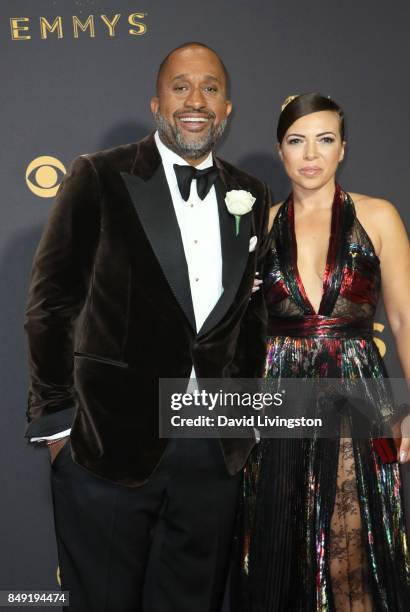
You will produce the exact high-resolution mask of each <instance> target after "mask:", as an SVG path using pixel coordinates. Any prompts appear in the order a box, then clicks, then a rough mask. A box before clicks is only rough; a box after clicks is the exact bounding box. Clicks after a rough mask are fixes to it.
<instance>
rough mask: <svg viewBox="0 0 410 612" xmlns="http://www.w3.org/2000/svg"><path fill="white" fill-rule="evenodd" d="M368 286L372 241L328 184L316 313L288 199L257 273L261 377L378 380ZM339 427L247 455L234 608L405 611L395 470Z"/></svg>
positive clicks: (407, 571) (405, 570)
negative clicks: (264, 339) (327, 229)
mask: <svg viewBox="0 0 410 612" xmlns="http://www.w3.org/2000/svg"><path fill="white" fill-rule="evenodd" d="M380 285H381V277H380V262H379V259H378V257H377V256H376V254H375V251H374V248H373V245H372V242H371V240H370V238H369V237H368V235H367V233H366V231H365V230H364V228H363V227H362V225H361V224H360V222H359V220H358V219H357V217H356V214H355V208H354V204H353V201H352V199H351V198H350V196H349V195H348V194H347V193H345V192H344V191H343V190H342V189H341V188H340V186H338V185H336V190H335V198H334V202H333V207H332V220H331V235H330V239H329V249H328V255H327V263H326V268H325V273H324V279H323V297H322V301H321V304H320V308H319V311H318V312H317V313H316V312H315V311H314V308H313V307H312V305H311V303H310V301H309V299H308V297H307V295H306V292H305V290H304V287H303V283H302V281H301V278H300V275H299V272H298V269H297V245H296V237H295V230H294V208H293V200H292V197H291V196H290V197H289V198H288V199H287V200H286V202H284V204H283V205H282V206H281V207H280V209H279V211H278V213H277V216H276V218H275V221H274V225H273V227H272V230H271V234H270V250H269V254H268V257H267V261H266V266H265V273H264V290H265V295H266V301H267V307H268V312H269V331H268V334H269V337H268V344H267V359H266V376H267V377H273V378H278V377H281V378H286V377H298V378H306V377H308V378H310V377H333V378H343V379H346V378H350V379H351V378H356V379H357V378H362V379H363V380H365V379H378V383H377V384H379V383H380V385H383V384H384V382H383V378H384V377H385V376H386V373H385V371H384V366H383V363H382V360H381V357H380V355H379V352H378V350H377V347H376V345H375V343H374V341H373V318H374V313H375V309H376V305H377V302H378V298H379V293H380ZM375 402H376V403H377V398H375ZM383 410H386V408H385V406H380V411H383ZM381 418H382V419H387V418H389V415H388V414H381ZM341 427H344V428H345V429H344V432H343V429H342V430H340V431H341V433H340V435H339V436H338V437H337V438H336V439H325V438H316V439H263V440H262V442H261V443H260V444H259V445H257V446H256V448H255V450H254V451H253V453H252V455H251V457H250V459H249V461H248V464H247V466H246V468H245V477H244V485H243V486H244V489H243V497H242V502H243V508H242V511H243V512H242V513H241V521H240V523H241V526H242V527H243V533H242V535H241V536H240V537H239V538H238V540H239V543H238V548H237V553H238V555H239V565H240V577H239V583H237V582H235V581H234V594H233V600H234V604H233V610H234V612H240V611H243V612H274V611H275V612H276V611H281V612H282V611H283V612H293V611H295V612H296V611H298V612H299V611H306V612H312V611H320V612H324V611H333V610H337V611H338V612H339V611H343V612H345V611H346V612H347V611H348V610H351V611H355V612H356V611H359V610H360V611H362V610H375V611H383V612H387V611H388V612H392V611H405V610H406V611H409V610H410V563H409V551H408V548H407V538H406V530H405V524H404V513H403V508H402V497H401V482H400V474H399V466H398V464H397V463H385V464H383V463H382V462H381V460H380V456H379V453H378V452H377V450H376V442H375V441H374V440H372V439H352V438H351V437H349V432H350V429H349V423H347V429H346V423H344V424H343V423H341ZM236 567H238V562H237V563H236Z"/></svg>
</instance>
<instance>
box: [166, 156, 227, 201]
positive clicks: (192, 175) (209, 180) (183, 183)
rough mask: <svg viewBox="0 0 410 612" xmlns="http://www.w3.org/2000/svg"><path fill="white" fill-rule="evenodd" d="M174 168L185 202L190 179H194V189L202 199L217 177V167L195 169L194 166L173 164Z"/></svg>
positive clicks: (187, 197)
mask: <svg viewBox="0 0 410 612" xmlns="http://www.w3.org/2000/svg"><path fill="white" fill-rule="evenodd" d="M174 170H175V174H176V177H177V181H178V187H179V191H180V193H181V196H182V197H183V199H184V200H185V202H187V201H188V199H189V193H190V191H191V183H192V179H196V190H197V192H198V195H199V197H200V198H201V200H203V199H204V198H205V197H206V196H207V195H208V193H209V190H210V189H211V187H212V185H213V184H214V183H215V181H216V179H217V178H218V174H219V172H218V168H216V166H211V167H210V168H205V169H204V170H197V169H196V168H194V166H179V165H178V164H174Z"/></svg>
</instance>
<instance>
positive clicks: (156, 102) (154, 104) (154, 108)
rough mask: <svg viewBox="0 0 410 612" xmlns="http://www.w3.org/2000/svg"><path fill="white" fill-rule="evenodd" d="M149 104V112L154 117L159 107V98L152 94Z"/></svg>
mask: <svg viewBox="0 0 410 612" xmlns="http://www.w3.org/2000/svg"><path fill="white" fill-rule="evenodd" d="M150 106H151V113H152V114H153V115H154V117H155V115H156V114H157V112H158V109H159V98H158V96H154V97H153V98H151V104H150Z"/></svg>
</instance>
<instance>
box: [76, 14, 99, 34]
mask: <svg viewBox="0 0 410 612" xmlns="http://www.w3.org/2000/svg"><path fill="white" fill-rule="evenodd" d="M78 28H80V30H81V31H82V32H86V31H87V30H88V28H90V37H91V38H95V30H94V15H88V17H87V21H86V22H85V23H82V22H81V21H80V20H79V18H78V17H77V16H76V15H73V29H74V38H78Z"/></svg>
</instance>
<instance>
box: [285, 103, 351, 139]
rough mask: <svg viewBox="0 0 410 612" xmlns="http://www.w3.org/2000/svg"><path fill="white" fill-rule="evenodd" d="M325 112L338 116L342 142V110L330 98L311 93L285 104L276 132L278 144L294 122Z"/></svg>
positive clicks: (343, 135) (343, 128) (343, 132)
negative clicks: (312, 114)
mask: <svg viewBox="0 0 410 612" xmlns="http://www.w3.org/2000/svg"><path fill="white" fill-rule="evenodd" d="M325 110H326V111H333V112H335V113H337V114H338V116H339V119H340V136H341V138H342V140H344V137H345V122H344V112H343V110H342V108H341V107H340V106H339V104H337V102H335V101H334V100H332V99H331V98H330V97H328V96H324V95H323V94H321V93H316V92H312V93H305V94H301V95H298V96H296V97H295V98H294V99H293V100H291V101H290V102H288V103H287V104H286V106H285V107H284V109H283V110H282V112H281V114H280V115H279V120H278V127H277V130H276V135H277V138H278V143H279V144H281V143H282V140H283V137H284V136H285V134H286V132H287V131H288V129H289V128H290V126H291V125H292V124H293V123H295V121H297V120H298V119H300V118H301V117H304V116H305V115H310V114H311V113H317V112H318V111H325Z"/></svg>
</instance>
